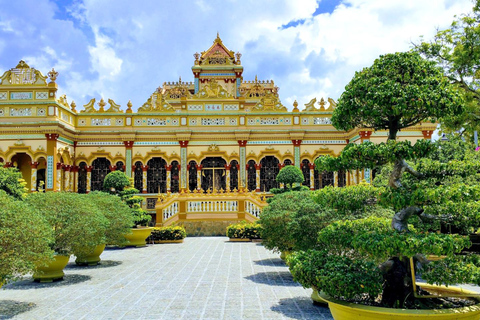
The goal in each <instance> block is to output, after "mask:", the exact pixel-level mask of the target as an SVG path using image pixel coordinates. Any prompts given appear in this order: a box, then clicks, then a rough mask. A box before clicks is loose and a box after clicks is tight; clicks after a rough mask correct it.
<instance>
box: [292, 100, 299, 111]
mask: <svg viewBox="0 0 480 320" xmlns="http://www.w3.org/2000/svg"><path fill="white" fill-rule="evenodd" d="M299 111H300V110H298V102H297V100H295V101H293V112H299Z"/></svg>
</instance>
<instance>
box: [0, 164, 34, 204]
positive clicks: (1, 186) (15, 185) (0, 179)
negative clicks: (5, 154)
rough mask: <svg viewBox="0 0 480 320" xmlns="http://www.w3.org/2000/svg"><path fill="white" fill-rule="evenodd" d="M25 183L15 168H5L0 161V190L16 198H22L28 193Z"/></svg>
mask: <svg viewBox="0 0 480 320" xmlns="http://www.w3.org/2000/svg"><path fill="white" fill-rule="evenodd" d="M26 185H27V183H26V182H25V180H23V178H22V174H21V173H20V172H19V171H18V169H16V168H5V167H4V166H3V164H2V163H0V190H3V191H5V192H6V193H7V194H8V195H10V196H12V197H14V198H16V199H24V198H25V197H26V195H27V193H28V189H27V188H26Z"/></svg>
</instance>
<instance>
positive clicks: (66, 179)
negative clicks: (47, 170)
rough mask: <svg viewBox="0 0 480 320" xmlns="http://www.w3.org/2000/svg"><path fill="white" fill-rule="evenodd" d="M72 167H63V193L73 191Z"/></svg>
mask: <svg viewBox="0 0 480 320" xmlns="http://www.w3.org/2000/svg"><path fill="white" fill-rule="evenodd" d="M70 168H71V167H70V166H69V165H64V166H63V191H67V192H68V191H71V189H70Z"/></svg>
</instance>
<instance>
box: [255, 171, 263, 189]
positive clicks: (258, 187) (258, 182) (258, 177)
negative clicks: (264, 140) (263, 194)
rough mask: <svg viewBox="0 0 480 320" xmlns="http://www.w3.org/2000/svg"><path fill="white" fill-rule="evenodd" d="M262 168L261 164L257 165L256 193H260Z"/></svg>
mask: <svg viewBox="0 0 480 320" xmlns="http://www.w3.org/2000/svg"><path fill="white" fill-rule="evenodd" d="M261 167H262V165H261V164H255V170H256V181H257V187H256V190H255V191H256V192H260V168H261Z"/></svg>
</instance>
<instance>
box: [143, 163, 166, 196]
mask: <svg viewBox="0 0 480 320" xmlns="http://www.w3.org/2000/svg"><path fill="white" fill-rule="evenodd" d="M166 165H167V162H166V161H165V159H163V158H160V157H156V158H152V159H150V160H148V162H147V166H148V169H147V193H166V192H167V169H166V168H165V166H166Z"/></svg>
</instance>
